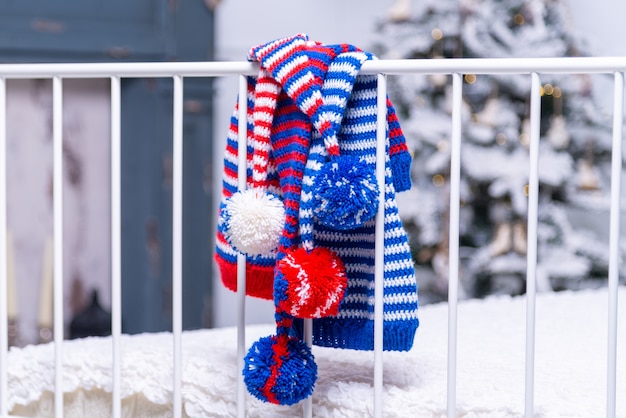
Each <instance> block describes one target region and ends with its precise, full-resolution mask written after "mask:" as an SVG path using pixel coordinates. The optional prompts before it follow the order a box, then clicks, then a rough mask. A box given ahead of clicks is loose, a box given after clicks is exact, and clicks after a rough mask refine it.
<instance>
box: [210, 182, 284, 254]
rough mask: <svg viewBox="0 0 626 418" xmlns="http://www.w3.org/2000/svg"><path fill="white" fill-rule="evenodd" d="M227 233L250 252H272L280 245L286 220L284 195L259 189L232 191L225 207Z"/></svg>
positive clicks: (234, 246) (236, 246) (243, 251)
mask: <svg viewBox="0 0 626 418" xmlns="http://www.w3.org/2000/svg"><path fill="white" fill-rule="evenodd" d="M222 216H223V218H224V221H225V226H226V228H225V231H224V236H225V237H226V239H227V240H228V242H230V244H231V245H232V246H233V248H234V249H236V250H237V251H240V252H242V253H244V254H246V255H249V256H256V255H269V254H271V253H272V251H274V250H275V249H276V247H278V243H279V241H280V237H281V235H282V232H283V227H284V223H285V208H284V206H283V202H282V201H281V199H280V198H279V197H278V196H276V195H274V194H271V193H267V192H265V191H262V190H259V189H254V188H252V189H247V190H244V191H243V192H237V193H235V194H233V195H232V196H231V197H230V199H228V200H227V202H226V205H225V207H224V208H223V209H222Z"/></svg>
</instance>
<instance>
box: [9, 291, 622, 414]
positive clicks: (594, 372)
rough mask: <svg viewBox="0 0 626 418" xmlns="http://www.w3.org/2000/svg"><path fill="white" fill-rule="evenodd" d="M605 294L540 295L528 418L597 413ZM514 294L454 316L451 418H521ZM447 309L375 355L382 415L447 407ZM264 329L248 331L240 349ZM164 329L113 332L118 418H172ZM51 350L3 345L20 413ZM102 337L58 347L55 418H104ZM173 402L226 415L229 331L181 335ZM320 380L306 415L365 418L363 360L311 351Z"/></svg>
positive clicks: (368, 384)
mask: <svg viewBox="0 0 626 418" xmlns="http://www.w3.org/2000/svg"><path fill="white" fill-rule="evenodd" d="M607 300H608V299H607V292H606V290H596V291H584V292H579V293H571V292H567V293H557V294H544V295H539V296H538V300H537V330H536V342H537V354H536V388H535V402H536V407H535V413H536V415H535V416H537V417H548V418H549V417H557V416H558V417H596V416H603V415H605V414H606V412H605V407H606V406H605V405H606V358H607V354H606V353H607V349H606V341H607V308H606V307H607ZM525 308H526V302H525V299H524V298H508V297H498V298H492V299H488V300H485V301H468V302H463V303H461V304H460V305H459V310H458V321H459V322H458V326H459V336H458V348H459V355H458V384H457V388H458V389H457V396H458V414H457V416H459V417H494V418H495V417H497V418H502V417H521V416H523V412H524V338H525V318H526V316H525ZM447 314H448V309H447V305H445V304H441V305H432V306H425V307H423V308H422V309H421V320H422V325H421V326H420V328H419V329H418V331H417V336H416V340H415V345H414V348H413V350H412V351H411V352H409V353H398V352H387V353H385V354H384V362H385V363H384V378H385V395H384V402H385V408H386V409H385V414H384V416H385V417H442V416H444V415H445V405H446V364H447V360H446V352H447ZM619 319H620V320H619V333H618V367H617V382H618V388H617V391H618V398H617V399H618V405H617V415H618V416H619V417H626V397H624V396H620V393H622V394H623V393H624V390H626V387H625V386H624V382H626V352H625V351H624V348H625V347H626V289H623V288H622V289H620V314H619ZM272 331H273V326H272V325H267V326H251V327H249V328H248V330H247V340H248V343H251V342H252V341H255V340H256V339H258V338H259V337H261V336H264V335H268V334H270V333H271V332H272ZM171 347H172V338H171V335H170V334H168V333H160V334H143V335H136V336H124V337H123V339H122V351H123V357H124V359H123V364H122V378H123V382H122V395H123V402H122V406H123V411H124V416H125V417H168V416H171V388H172V383H171V382H172V370H171ZM53 348H54V346H53V345H52V344H47V345H41V346H29V347H25V348H22V349H15V348H13V349H11V351H10V353H9V389H10V393H9V402H10V404H9V407H10V408H11V409H13V413H16V414H20V415H25V416H35V415H36V416H42V417H51V416H52V415H53V403H52V399H53V395H52V393H51V391H52V390H53V388H54V372H53V371H54V349H53ZM110 350H111V340H110V339H109V338H88V339H84V340H76V341H68V342H66V343H65V345H64V358H65V369H64V390H65V392H66V395H65V399H66V417H70V418H71V417H90V418H92V417H109V416H110V403H111V401H110V394H109V393H108V392H110V391H111V371H110V367H111V354H110V353H111V351H110ZM183 351H184V357H183V365H184V366H183V367H184V369H183V380H184V382H183V386H182V394H183V398H184V399H183V403H184V416H187V417H214V416H215V417H228V416H235V412H236V405H235V397H236V384H237V379H239V378H240V376H241V374H240V372H239V371H238V370H237V367H236V363H237V358H236V331H235V329H233V328H224V329H215V330H202V331H192V332H185V334H184V337H183ZM313 352H314V354H315V356H316V362H317V364H318V367H319V380H318V383H317V387H316V390H315V393H314V398H313V403H314V411H315V412H314V416H316V417H358V418H361V417H365V416H369V415H371V414H372V398H373V396H372V375H373V353H372V352H356V351H352V350H334V349H327V348H321V347H314V348H313ZM247 405H248V409H249V411H248V416H249V417H293V416H298V415H299V414H301V412H300V411H301V406H298V405H296V406H294V407H285V406H282V407H281V406H275V405H270V404H264V403H261V402H259V401H257V400H256V399H252V398H248V402H247Z"/></svg>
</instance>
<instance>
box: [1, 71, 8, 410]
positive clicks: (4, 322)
mask: <svg viewBox="0 0 626 418" xmlns="http://www.w3.org/2000/svg"><path fill="white" fill-rule="evenodd" d="M6 91H7V90H6V79H4V78H0V416H4V415H7V414H8V413H9V411H8V409H9V405H8V403H9V393H8V392H9V383H8V379H9V377H8V373H9V370H8V349H9V324H8V321H9V317H8V312H7V308H8V304H7V266H8V263H7V179H6V169H7V168H6V167H7V158H6V150H7V147H6V140H7V135H6V133H7V129H6V123H7V106H6V103H7V102H6Z"/></svg>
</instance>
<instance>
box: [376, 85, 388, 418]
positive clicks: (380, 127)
mask: <svg viewBox="0 0 626 418" xmlns="http://www.w3.org/2000/svg"><path fill="white" fill-rule="evenodd" d="M376 106H377V109H378V111H377V114H376V181H377V182H378V187H379V189H380V190H379V192H380V195H379V203H378V213H377V214H376V227H375V232H376V237H375V245H376V247H375V253H374V417H376V418H382V416H383V407H384V405H383V347H384V344H383V321H384V306H383V301H384V294H383V293H384V286H383V278H384V266H385V155H386V152H385V151H386V142H387V76H386V75H385V74H378V96H377V102H376Z"/></svg>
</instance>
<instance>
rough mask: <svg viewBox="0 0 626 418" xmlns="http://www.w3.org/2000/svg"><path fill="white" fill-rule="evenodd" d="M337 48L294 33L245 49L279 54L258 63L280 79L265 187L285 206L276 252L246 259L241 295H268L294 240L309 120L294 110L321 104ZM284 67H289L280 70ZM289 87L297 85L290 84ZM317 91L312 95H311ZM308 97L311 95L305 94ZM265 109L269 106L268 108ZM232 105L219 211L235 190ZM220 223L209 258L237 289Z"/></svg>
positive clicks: (257, 54) (233, 260)
mask: <svg viewBox="0 0 626 418" xmlns="http://www.w3.org/2000/svg"><path fill="white" fill-rule="evenodd" d="M341 50H342V47H340V46H331V47H326V46H324V45H321V44H319V43H317V42H313V41H310V40H309V39H308V37H307V36H306V35H302V34H298V35H295V36H293V37H290V38H285V39H279V40H277V41H273V42H270V43H268V44H264V45H261V46H258V47H254V48H251V50H250V52H249V53H248V59H249V60H251V61H261V60H265V59H266V58H268V57H277V56H280V57H281V59H274V60H273V61H272V60H270V59H267V61H264V62H265V63H266V64H267V62H272V65H271V66H268V68H264V66H262V68H261V71H260V73H262V74H265V72H266V71H270V70H272V73H271V74H272V77H273V78H274V79H275V80H277V81H279V82H280V81H282V82H281V85H282V87H283V90H282V91H281V92H280V94H279V96H278V100H277V101H276V103H275V110H274V119H273V124H272V126H271V133H270V142H271V149H270V155H269V164H268V175H267V183H266V184H267V188H268V191H270V192H272V193H274V194H276V195H278V196H282V198H283V203H284V207H285V228H284V230H283V234H282V237H281V240H280V244H279V249H278V251H276V252H274V253H273V254H270V255H268V256H264V255H258V256H256V257H248V258H247V260H246V294H247V295H249V296H255V297H259V298H262V299H273V289H274V266H275V263H276V258H277V257H278V258H280V257H281V256H282V255H283V254H284V253H285V251H286V250H287V249H289V248H291V247H293V246H296V245H298V244H299V240H300V237H299V234H298V212H299V205H300V190H301V187H302V185H301V183H302V176H303V172H304V166H305V164H306V159H307V154H308V149H309V145H310V144H309V141H310V136H311V122H310V118H309V116H307V115H306V114H305V113H304V112H302V111H301V110H300V108H299V107H298V106H297V105H296V103H300V104H302V103H311V104H312V105H314V106H315V108H317V107H319V106H321V104H322V99H321V94H319V90H320V86H321V84H322V80H323V76H324V74H325V72H326V68H328V65H329V63H330V60H331V59H332V58H333V57H334V56H336V55H337V53H339V52H341ZM284 68H289V69H291V70H293V71H291V72H287V73H285V71H282V72H281V73H280V74H279V72H280V71H281V70H282V69H284ZM256 82H257V81H256V78H252V77H250V78H249V79H248V115H247V124H248V137H247V141H248V146H247V150H248V170H247V184H252V182H253V179H252V175H253V171H252V168H253V164H252V157H251V155H252V151H253V147H252V145H251V144H253V141H254V135H253V126H254V119H253V114H254V109H255V106H256V105H257V102H259V99H260V98H259V97H257V95H256V94H255V85H256ZM294 86H297V88H295V87H294ZM315 92H317V94H315ZM312 96H314V100H311V97H312ZM268 111H269V110H268ZM238 126H239V118H238V105H236V106H235V111H234V112H233V115H232V117H231V123H230V128H229V132H228V137H227V143H226V150H225V153H224V174H223V187H222V198H221V203H220V213H221V212H222V210H223V208H224V205H225V202H226V200H227V199H228V198H229V197H230V196H232V195H233V194H234V193H236V192H237V158H238V140H239V138H238ZM224 229H225V225H224V223H223V221H222V217H221V216H220V222H218V226H217V237H216V252H215V261H216V263H217V265H218V267H219V269H220V276H221V279H222V283H223V284H224V286H225V287H226V288H228V289H230V290H233V291H236V290H237V254H238V252H237V251H236V250H235V249H234V248H232V245H231V244H230V243H229V242H228V240H227V239H226V238H225V236H224Z"/></svg>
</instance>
